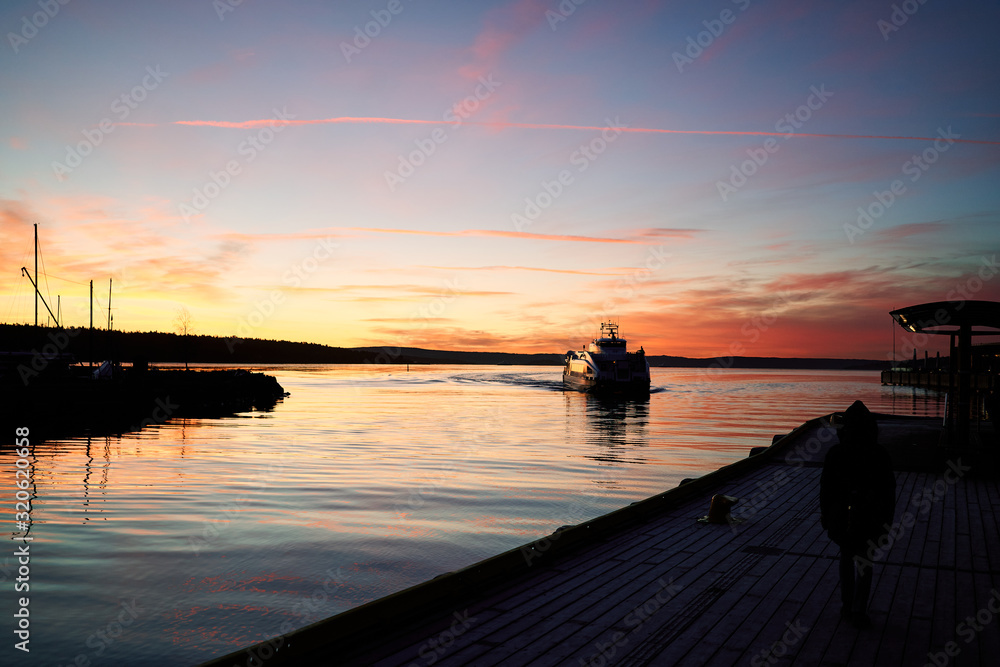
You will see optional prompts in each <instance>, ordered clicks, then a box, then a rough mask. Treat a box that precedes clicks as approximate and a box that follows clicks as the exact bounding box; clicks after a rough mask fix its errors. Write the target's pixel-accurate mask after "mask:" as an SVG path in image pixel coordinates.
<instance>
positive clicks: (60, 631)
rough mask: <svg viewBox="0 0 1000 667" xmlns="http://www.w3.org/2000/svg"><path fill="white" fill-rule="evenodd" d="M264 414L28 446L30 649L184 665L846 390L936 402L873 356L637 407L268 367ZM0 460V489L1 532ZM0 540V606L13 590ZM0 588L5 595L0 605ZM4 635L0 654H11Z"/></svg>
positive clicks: (605, 504) (639, 481)
mask: <svg viewBox="0 0 1000 667" xmlns="http://www.w3.org/2000/svg"><path fill="white" fill-rule="evenodd" d="M263 370H266V371H267V372H269V373H272V374H274V375H276V376H277V377H278V380H279V382H280V383H281V384H282V385H283V386H284V387H285V389H286V390H287V391H289V392H291V396H290V397H289V398H287V399H285V400H284V401H283V402H281V403H279V404H278V406H277V407H276V408H275V409H274V410H273V411H272V412H264V413H262V412H252V413H246V414H241V415H239V416H236V417H233V418H228V419H216V420H198V419H177V420H171V421H170V422H168V423H166V424H163V425H159V426H156V427H151V428H147V429H144V430H143V431H141V432H138V433H128V434H125V435H123V436H121V437H111V438H96V439H87V438H75V439H68V440H58V441H51V442H41V443H35V445H34V449H33V455H32V457H31V458H30V460H31V463H32V471H31V472H32V475H33V478H34V480H35V486H34V489H33V501H32V505H33V509H32V514H31V521H32V524H33V525H32V528H31V535H32V536H33V537H34V541H33V542H32V543H31V573H30V593H29V595H30V604H29V609H30V613H31V616H30V620H31V643H30V648H31V653H30V659H31V662H32V663H33V664H38V665H43V664H44V665H49V664H54V665H69V664H74V660H76V661H77V663H76V664H85V662H84V661H85V660H86V661H89V664H91V665H102V664H106V665H119V664H144V665H166V664H172V665H185V664H194V663H197V662H199V661H201V660H205V659H207V658H210V657H213V656H216V655H220V654H223V653H226V652H229V651H232V650H235V649H237V648H240V647H242V646H244V645H248V644H250V643H252V642H254V641H257V640H260V639H264V638H267V637H271V636H274V635H277V634H279V633H281V632H282V631H287V630H288V629H289V628H291V627H301V626H303V625H306V624H308V623H311V622H313V621H316V620H319V619H320V618H324V617H327V616H330V615H332V614H336V613H338V612H341V611H344V610H346V609H349V608H351V607H354V606H357V605H358V604H361V603H363V602H366V601H369V600H373V599H375V598H378V597H381V596H384V595H386V594H388V593H391V592H393V591H397V590H400V589H402V588H405V587H407V586H410V585H413V584H416V583H419V582H421V581H425V580H427V579H429V578H431V577H433V576H436V575H438V574H441V573H442V572H447V571H450V570H454V569H456V568H460V567H463V566H465V565H469V564H470V563H473V562H475V561H477V560H481V559H483V558H486V557H488V556H492V555H495V554H497V553H500V552H502V551H504V550H507V549H511V548H515V547H518V546H520V545H522V544H524V543H525V542H528V541H530V540H532V539H534V538H536V537H539V536H542V535H545V534H548V533H550V532H552V531H553V530H554V529H555V528H558V527H559V526H561V525H565V524H574V523H578V522H580V521H583V520H585V519H587V518H590V517H594V516H597V515H600V514H603V513H606V512H608V511H610V510H613V509H616V508H619V507H622V506H624V505H627V504H628V503H630V502H633V501H635V500H640V499H642V498H645V497H648V496H650V495H653V494H656V493H659V492H661V491H664V490H666V489H669V488H672V487H674V486H676V485H677V484H678V483H679V482H680V480H681V479H683V478H685V477H696V476H698V475H701V474H704V473H706V472H709V471H711V470H714V469H716V468H718V467H719V466H722V465H725V464H727V463H730V462H732V461H735V460H737V459H740V458H743V457H745V456H746V455H747V452H748V450H749V448H750V447H754V446H758V445H767V444H769V443H770V442H771V437H772V436H773V435H774V434H776V433H784V432H787V431H788V430H790V429H791V428H792V427H794V426H797V425H799V424H800V423H802V422H803V421H805V420H807V419H810V418H812V417H817V416H820V415H823V414H827V413H829V412H833V411H835V410H843V409H844V408H846V407H847V406H848V405H849V404H850V403H851V402H852V401H853V400H854V399H856V398H860V399H862V400H864V401H865V402H866V403H867V404H868V406H869V407H870V408H871V409H872V410H874V411H881V412H893V413H897V414H918V415H934V416H938V415H940V414H941V409H942V407H943V399H942V398H941V397H940V396H939V395H938V394H935V393H932V392H924V391H922V390H913V389H901V388H895V389H893V388H890V387H882V386H880V384H879V376H878V374H877V373H870V372H829V371H827V372H824V371H732V370H730V371H721V372H716V373H714V374H709V373H707V372H706V371H704V370H701V369H653V386H654V390H653V393H652V394H651V396H650V398H649V400H648V401H642V402H607V401H600V400H595V399H594V398H593V397H589V396H586V395H584V394H579V393H576V392H563V391H562V390H561V386H560V383H559V379H560V369H559V368H554V367H492V366H490V367H476V366H473V367H470V366H437V367H414V368H413V369H412V370H410V371H409V372H407V371H406V369H405V367H395V366H391V367H372V366H311V367H306V366H275V367H266V368H264V369H263ZM14 460H15V456H14V453H13V451H12V450H11V449H10V448H5V449H4V450H3V451H2V452H0V497H2V498H3V507H5V508H8V513H9V514H10V515H11V516H10V523H9V524H8V525H9V526H10V527H11V530H10V535H12V536H13V535H15V534H19V533H17V532H15V531H14V524H13V505H14V501H15V499H14V492H15V489H14V486H13V484H14V470H15V467H14ZM19 544H20V543H18V542H14V541H11V542H10V543H9V547H8V548H7V549H5V552H6V553H4V554H3V556H2V557H0V558H2V560H0V562H2V566H0V591H2V594H0V600H3V608H4V609H13V608H14V604H15V603H14V599H15V598H16V597H19V596H21V595H24V593H17V594H15V593H14V592H13V585H14V578H15V577H16V576H17V575H16V573H15V569H16V563H15V558H14V557H13V555H12V554H13V551H14V548H15V547H16V546H17V545H19ZM8 601H9V602H8ZM4 617H5V618H6V619H7V620H6V621H4V623H3V624H0V630H2V635H3V636H4V637H7V638H8V639H7V640H6V641H5V642H4V643H3V645H2V647H0V656H2V659H0V663H3V664H13V660H14V659H16V658H20V659H24V658H26V657H27V656H25V655H24V654H22V653H21V652H20V651H16V650H14V649H13V646H12V645H13V642H14V640H12V639H11V638H12V637H13V635H12V631H13V623H12V620H11V616H10V614H9V613H4Z"/></svg>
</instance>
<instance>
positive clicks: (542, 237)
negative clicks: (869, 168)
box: [345, 227, 642, 243]
mask: <svg viewBox="0 0 1000 667" xmlns="http://www.w3.org/2000/svg"><path fill="white" fill-rule="evenodd" d="M345 229H350V230H353V231H359V232H376V233H378V234H417V235H420V236H500V237H503V238H512V239H535V240H538V241H579V242H583V243H642V241H637V240H633V239H611V238H604V237H600V236H575V235H571V234H533V233H531V232H507V231H500V230H495V229H463V230H461V231H457V232H434V231H426V230H420V229H385V228H382V227H345Z"/></svg>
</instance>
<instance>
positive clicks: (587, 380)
mask: <svg viewBox="0 0 1000 667" xmlns="http://www.w3.org/2000/svg"><path fill="white" fill-rule="evenodd" d="M563 386H564V387H565V388H566V389H571V390H573V391H582V392H585V393H588V394H600V395H628V396H648V395H649V378H633V379H631V380H613V379H610V378H594V377H580V376H573V375H570V374H569V373H568V372H566V371H563Z"/></svg>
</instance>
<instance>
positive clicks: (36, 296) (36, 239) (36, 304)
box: [35, 222, 38, 327]
mask: <svg viewBox="0 0 1000 667" xmlns="http://www.w3.org/2000/svg"><path fill="white" fill-rule="evenodd" d="M35 326H36V327H37V326H38V223H37V222H36V223H35Z"/></svg>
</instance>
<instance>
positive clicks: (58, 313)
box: [56, 294, 62, 326]
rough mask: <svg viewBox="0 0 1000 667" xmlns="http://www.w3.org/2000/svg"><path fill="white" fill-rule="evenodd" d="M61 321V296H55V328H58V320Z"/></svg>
mask: <svg viewBox="0 0 1000 667" xmlns="http://www.w3.org/2000/svg"><path fill="white" fill-rule="evenodd" d="M61 319H62V294H56V326H59V320H61Z"/></svg>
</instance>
